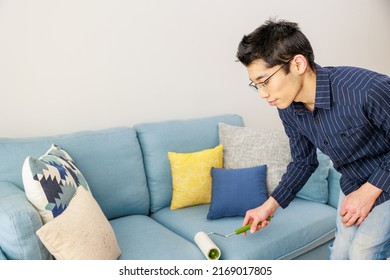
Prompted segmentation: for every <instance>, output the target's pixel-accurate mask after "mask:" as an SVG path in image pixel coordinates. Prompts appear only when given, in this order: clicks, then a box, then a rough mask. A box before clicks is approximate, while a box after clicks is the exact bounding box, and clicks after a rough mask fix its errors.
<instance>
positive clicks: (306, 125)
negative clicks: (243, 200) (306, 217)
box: [237, 20, 390, 259]
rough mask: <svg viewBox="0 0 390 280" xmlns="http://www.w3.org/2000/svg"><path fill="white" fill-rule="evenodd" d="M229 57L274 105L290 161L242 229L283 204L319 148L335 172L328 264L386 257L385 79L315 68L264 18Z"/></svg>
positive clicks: (389, 149) (389, 180) (389, 241)
mask: <svg viewBox="0 0 390 280" xmlns="http://www.w3.org/2000/svg"><path fill="white" fill-rule="evenodd" d="M237 58H238V59H239V61H240V62H241V63H243V64H244V65H245V66H246V68H247V71H248V75H249V79H250V81H251V82H250V84H249V85H250V86H251V87H252V88H253V89H255V90H256V91H257V92H258V93H259V94H260V96H261V97H262V98H264V99H266V101H267V102H268V103H269V105H271V106H275V107H277V109H278V113H279V116H280V118H281V120H282V123H283V126H284V129H285V131H286V134H287V136H288V137H289V141H290V149H291V157H292V161H291V163H289V165H288V167H287V171H286V173H285V174H284V175H283V177H282V180H281V182H280V183H279V185H278V186H277V188H276V189H275V190H274V192H273V193H272V194H271V195H270V197H269V199H268V200H267V201H266V202H265V203H264V204H262V205H261V206H259V207H258V208H255V209H251V210H249V211H248V212H247V213H246V216H245V218H244V220H243V225H246V224H248V223H252V226H251V229H250V231H251V233H254V232H255V231H257V230H260V229H262V228H264V227H266V226H267V225H268V224H269V223H270V222H269V221H267V220H266V218H267V217H268V216H273V215H274V213H275V211H276V209H277V208H278V207H279V206H281V207H282V208H285V207H287V206H288V205H289V203H290V202H291V201H292V200H293V199H294V197H295V195H296V193H297V192H298V191H299V190H300V189H301V188H302V187H303V185H304V184H305V183H306V181H307V180H308V178H309V177H310V175H311V174H312V173H313V172H314V171H315V169H316V168H317V166H318V161H317V157H316V148H319V149H320V150H321V151H322V152H323V153H325V154H326V155H328V156H329V157H330V159H331V160H332V162H333V164H334V167H335V169H336V170H337V171H339V172H340V173H341V174H342V176H341V180H340V185H341V190H342V192H340V202H339V206H338V217H337V232H336V239H335V241H334V243H333V245H332V246H331V248H330V258H331V259H385V258H386V257H388V256H390V78H389V77H388V76H386V75H382V74H379V73H375V72H372V71H369V70H365V69H361V68H354V67H321V66H319V65H317V64H316V63H315V62H314V53H313V50H312V47H311V45H310V42H309V40H308V39H307V38H306V36H305V35H304V34H303V33H302V32H301V31H300V29H299V27H298V25H297V24H296V23H292V22H287V21H272V20H269V21H267V22H265V23H264V24H263V25H262V26H260V27H259V28H257V29H256V30H255V31H253V32H252V33H251V34H249V35H247V36H244V37H243V39H242V41H241V42H240V44H239V47H238V52H237ZM308 211H309V209H308ZM271 222H272V221H271Z"/></svg>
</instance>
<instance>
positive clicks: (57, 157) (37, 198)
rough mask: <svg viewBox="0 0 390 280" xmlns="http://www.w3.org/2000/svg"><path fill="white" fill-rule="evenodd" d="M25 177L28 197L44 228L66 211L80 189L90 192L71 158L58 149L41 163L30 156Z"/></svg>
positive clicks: (25, 169)
mask: <svg viewBox="0 0 390 280" xmlns="http://www.w3.org/2000/svg"><path fill="white" fill-rule="evenodd" d="M22 177H23V185H24V190H25V192H26V196H27V198H28V200H29V201H30V202H31V203H32V204H33V205H34V206H35V208H36V209H37V210H38V213H39V214H40V215H41V218H42V221H43V223H44V224H45V223H47V222H49V221H50V220H53V219H54V218H55V217H57V216H58V215H60V214H61V213H62V212H63V211H64V210H65V208H66V207H67V206H68V204H69V202H70V200H71V199H72V197H73V195H74V194H75V193H76V189H77V188H78V187H84V188H85V189H86V190H89V187H88V183H87V181H86V180H85V178H84V176H83V174H82V173H81V171H80V170H79V169H78V168H77V166H76V163H75V162H74V161H73V159H72V158H71V156H70V155H69V154H68V153H67V152H66V151H65V150H63V149H61V148H60V147H58V146H56V145H52V146H51V147H50V149H49V150H48V151H47V152H46V153H45V154H44V155H42V156H41V157H39V159H36V158H33V157H30V156H28V157H27V158H26V160H25V161H24V164H23V171H22Z"/></svg>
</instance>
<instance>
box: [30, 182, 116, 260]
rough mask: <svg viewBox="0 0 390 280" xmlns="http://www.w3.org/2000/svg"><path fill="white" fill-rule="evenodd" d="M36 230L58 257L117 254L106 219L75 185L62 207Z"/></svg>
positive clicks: (87, 194)
mask: <svg viewBox="0 0 390 280" xmlns="http://www.w3.org/2000/svg"><path fill="white" fill-rule="evenodd" d="M36 233H37V235H38V236H39V238H40V239H41V241H42V243H43V244H44V245H45V247H46V248H47V249H48V250H49V252H50V253H51V254H52V255H53V256H54V257H55V258H56V259H58V260H110V259H117V258H118V257H119V256H120V254H121V251H120V248H119V246H118V243H117V240H116V237H115V233H114V231H113V229H112V227H111V225H110V223H109V221H108V220H107V218H106V217H105V215H104V213H103V212H102V210H101V209H100V207H99V205H98V204H97V202H96V201H95V199H94V198H93V196H92V194H91V193H90V192H88V191H87V190H85V189H84V188H78V189H77V191H76V194H75V195H74V197H73V198H72V200H71V201H70V203H69V205H68V207H67V208H66V209H65V211H64V212H62V214H61V215H59V216H57V217H56V218H55V219H53V220H51V221H50V222H48V223H47V224H45V225H44V226H42V227H41V228H40V229H39V230H37V232H36Z"/></svg>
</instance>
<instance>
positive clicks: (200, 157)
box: [168, 145, 223, 210]
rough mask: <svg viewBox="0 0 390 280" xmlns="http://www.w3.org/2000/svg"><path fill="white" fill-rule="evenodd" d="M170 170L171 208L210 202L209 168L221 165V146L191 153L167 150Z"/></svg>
mask: <svg viewBox="0 0 390 280" xmlns="http://www.w3.org/2000/svg"><path fill="white" fill-rule="evenodd" d="M168 158H169V161H170V164H171V171H172V185H173V193H172V202H171V209H173V210H174V209H179V208H183V207H187V206H193V205H198V204H205V203H210V200H211V169H212V168H213V167H219V168H220V167H222V160H223V147H222V145H218V146H217V147H215V148H212V149H206V150H202V151H197V152H193V153H175V152H169V153H168Z"/></svg>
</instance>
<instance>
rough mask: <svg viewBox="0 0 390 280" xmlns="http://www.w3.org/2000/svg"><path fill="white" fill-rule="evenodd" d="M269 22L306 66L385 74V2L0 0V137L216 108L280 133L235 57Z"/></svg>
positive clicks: (389, 67) (388, 7)
mask: <svg viewBox="0 0 390 280" xmlns="http://www.w3.org/2000/svg"><path fill="white" fill-rule="evenodd" d="M275 16H277V17H278V18H282V19H287V20H291V21H296V22H298V23H299V24H300V26H301V29H302V31H303V32H304V33H305V34H306V35H307V36H308V37H309V39H310V40H311V42H312V45H313V48H314V50H315V53H316V62H317V63H319V64H321V65H323V66H325V65H354V66H361V67H366V68H370V69H373V70H376V71H378V72H382V73H386V74H388V75H389V74H390V52H389V46H390V36H389V35H390V32H389V27H390V1H388V0H342V1H340V0H327V1H323V0H318V1H315V0H314V1H313V0H312V1H307V0H295V1H289V0H286V1H259V0H257V1H255V0H246V1H243V0H230V1H228V0H196V1H195V0H191V1H189V0H187V1H185V0H62V1H61V0H31V1H28V0H0V137H25V136H42V135H53V134H60V133H68V132H74V131H79V130H95V129H100V128H106V127H115V126H131V125H134V124H136V123H139V122H149V121H160V120H169V119H187V118H193V117H203V116H210V115H216V114H223V113H238V114H241V115H242V116H243V117H244V120H245V122H246V124H247V125H248V126H253V127H280V126H281V124H280V121H279V118H278V115H277V112H276V109H275V108H271V107H269V106H268V105H267V104H266V103H265V102H264V101H263V100H261V99H260V98H259V97H258V96H257V95H256V94H254V93H252V91H250V90H249V89H248V87H247V84H248V77H247V75H246V70H245V68H244V67H243V66H242V65H241V64H240V63H238V62H235V60H236V58H235V54H236V49H237V45H238V43H239V41H240V40H241V38H242V36H243V35H244V34H245V33H249V32H251V31H252V30H254V29H255V28H257V27H258V26H259V25H261V24H262V23H263V22H264V21H265V20H266V19H268V18H269V17H275Z"/></svg>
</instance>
